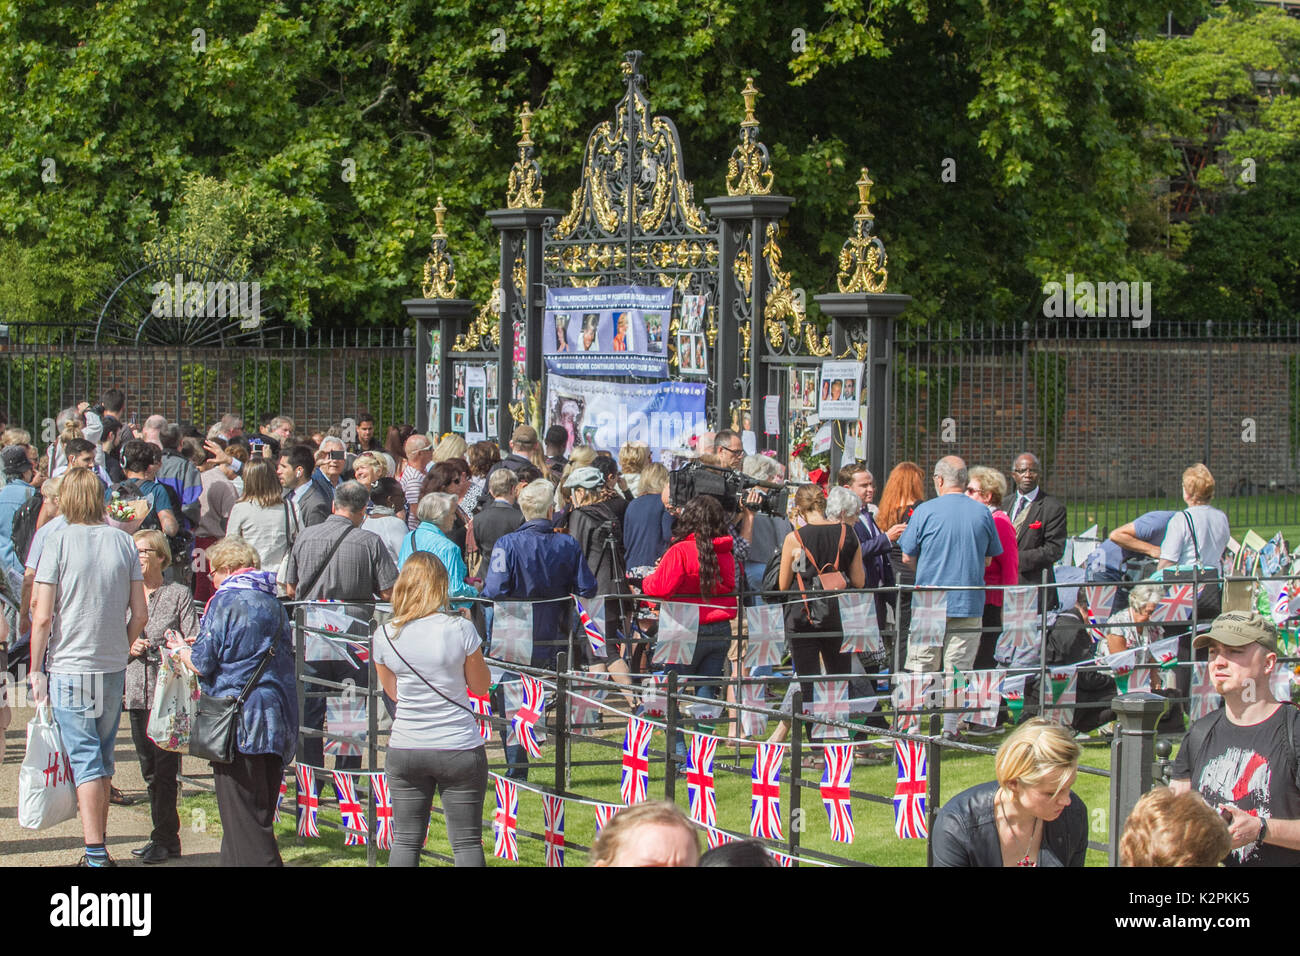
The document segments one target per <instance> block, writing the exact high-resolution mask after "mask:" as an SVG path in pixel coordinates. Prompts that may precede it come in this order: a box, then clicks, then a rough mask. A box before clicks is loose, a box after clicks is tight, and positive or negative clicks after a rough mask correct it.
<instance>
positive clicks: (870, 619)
mask: <svg viewBox="0 0 1300 956" xmlns="http://www.w3.org/2000/svg"><path fill="white" fill-rule="evenodd" d="M839 602H840V630H841V631H843V632H844V643H843V644H842V645H841V647H840V652H841V653H845V654H853V653H858V652H862V651H865V652H867V653H869V654H883V653H884V652H885V642H884V641H883V640H881V637H880V625H879V623H878V622H877V621H876V599H875V598H874V597H872V596H871V595H870V594H841V595H840V596H839ZM945 613H946V612H945ZM945 626H946V625H945Z"/></svg>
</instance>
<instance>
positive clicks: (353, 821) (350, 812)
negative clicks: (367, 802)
mask: <svg viewBox="0 0 1300 956" xmlns="http://www.w3.org/2000/svg"><path fill="white" fill-rule="evenodd" d="M334 792H335V793H336V794H338V798H339V813H340V815H341V816H342V817H343V845H344V846H365V844H366V840H367V839H368V838H369V833H368V831H367V830H366V815H365V812H364V811H363V810H362V809H361V801H360V800H358V799H357V788H356V785H355V784H354V783H353V781H352V775H351V774H350V773H339V772H338V771H337V770H335V771H334Z"/></svg>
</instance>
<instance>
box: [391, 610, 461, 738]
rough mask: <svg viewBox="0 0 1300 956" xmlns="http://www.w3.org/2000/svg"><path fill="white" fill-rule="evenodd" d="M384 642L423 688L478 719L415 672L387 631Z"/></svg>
mask: <svg viewBox="0 0 1300 956" xmlns="http://www.w3.org/2000/svg"><path fill="white" fill-rule="evenodd" d="M384 640H386V641H387V642H388V646H389V647H391V648H392V649H393V653H394V654H396V655H397V658H398V660H400V661H401V662H402V663H403V664H405V665H406V669H407V670H409V671H410V672H411V673H412V674H414V675H415V676H416V677H418V678H420V680H421V681H423V682H424V686H425V687H427V688H429V690H431V691H433V692H434V693H435V694H437V695H438V696H439V697H441V698H442V699H443V700H445V701H446V702H447V703H449V704H452V705H453V706H456V707H459V708H460V709H461V710H467V711H469V712H470V713H471V714H474V717H475V718H478V717H479V715H478V714H475V713H474V709H473V708H472V707H470V706H469V704H462V703H461V702H460V701H458V700H452V699H451V698H450V697H448V696H447V695H446V694H444V693H443V692H442V691H440V690H438V688H436V687H434V686H433V684H431V683H429V680H428V678H426V677H425V676H424V675H423V674H421V673H420V672H419V671H417V670H416V669H415V668H414V667H412V666H411V662H410V661H408V660H407V659H406V658H405V657H403V656H402V652H401V651H399V650H398V649H397V644H396V642H394V641H393V638H392V635H390V634H389V633H388V632H387V631H385V632H384ZM467 687H468V685H467ZM482 719H484V720H486V719H487V718H486V717H484V718H482Z"/></svg>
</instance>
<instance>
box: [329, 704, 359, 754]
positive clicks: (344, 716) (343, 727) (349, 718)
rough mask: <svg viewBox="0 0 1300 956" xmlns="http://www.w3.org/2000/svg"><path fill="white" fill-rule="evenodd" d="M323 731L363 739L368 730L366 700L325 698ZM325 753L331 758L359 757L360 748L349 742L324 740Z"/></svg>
mask: <svg viewBox="0 0 1300 956" xmlns="http://www.w3.org/2000/svg"><path fill="white" fill-rule="evenodd" d="M325 729H326V730H328V731H329V732H330V733H331V734H341V735H342V736H345V737H357V738H360V739H363V740H364V739H365V736H366V733H367V732H368V731H369V729H370V724H369V722H368V721H367V719H366V699H365V698H364V697H360V698H357V697H351V698H349V697H326V698H325ZM324 751H325V753H327V754H329V755H330V756H332V757H359V756H361V747H360V746H359V745H357V744H354V743H352V742H351V741H350V740H337V739H335V738H333V737H326V738H325V746H324Z"/></svg>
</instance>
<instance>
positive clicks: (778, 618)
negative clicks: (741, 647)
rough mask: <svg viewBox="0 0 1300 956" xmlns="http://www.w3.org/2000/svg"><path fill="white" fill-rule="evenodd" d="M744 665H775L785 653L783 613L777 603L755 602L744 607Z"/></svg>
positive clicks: (749, 666) (753, 666) (751, 666)
mask: <svg viewBox="0 0 1300 956" xmlns="http://www.w3.org/2000/svg"><path fill="white" fill-rule="evenodd" d="M745 632H746V633H747V634H748V635H749V640H748V643H746V645H745V666H746V667H747V668H749V669H750V671H753V669H754V668H755V667H776V666H777V665H779V664H780V663H781V658H782V656H784V654H785V615H784V614H783V613H782V612H781V605H779V604H756V605H754V606H753V607H747V608H745Z"/></svg>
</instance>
